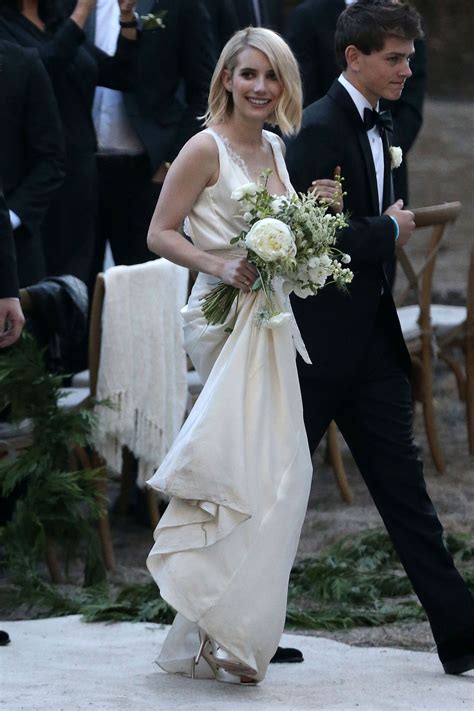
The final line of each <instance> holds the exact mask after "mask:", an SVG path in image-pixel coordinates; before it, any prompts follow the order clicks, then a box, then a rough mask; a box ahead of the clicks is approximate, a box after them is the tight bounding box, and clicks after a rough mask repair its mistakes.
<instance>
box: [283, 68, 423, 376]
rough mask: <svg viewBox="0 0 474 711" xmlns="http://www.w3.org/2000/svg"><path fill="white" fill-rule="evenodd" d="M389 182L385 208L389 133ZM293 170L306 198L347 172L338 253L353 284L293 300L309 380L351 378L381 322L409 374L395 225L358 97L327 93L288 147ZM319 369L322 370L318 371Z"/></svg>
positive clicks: (334, 89) (339, 90)
mask: <svg viewBox="0 0 474 711" xmlns="http://www.w3.org/2000/svg"><path fill="white" fill-rule="evenodd" d="M383 143H384V156H385V171H384V177H385V183H384V195H383V209H386V208H387V207H388V206H389V205H390V204H391V203H392V202H393V186H392V180H391V169H390V157H389V153H388V140H387V134H384V139H383ZM287 165H288V170H289V173H290V178H291V181H292V183H293V186H294V187H295V189H296V190H297V191H298V192H306V190H307V189H308V187H309V186H310V185H311V182H312V181H313V180H316V179H318V178H327V177H328V176H332V175H333V174H334V169H335V168H336V166H338V165H339V166H341V172H342V176H343V178H344V182H343V188H344V191H345V192H347V195H346V196H345V197H344V208H345V211H347V212H348V213H349V215H350V220H349V227H347V228H346V229H344V230H343V231H342V232H341V233H340V237H339V240H338V247H339V248H340V249H341V250H342V251H343V252H347V253H348V254H350V256H351V259H352V261H351V264H350V265H349V266H350V268H351V269H352V270H353V272H354V279H353V281H352V283H351V284H349V285H348V288H347V290H346V291H343V290H339V289H338V288H337V287H336V286H335V285H334V284H331V285H328V286H326V287H324V288H323V289H322V290H321V292H320V293H319V294H317V295H316V296H310V297H308V298H307V299H299V298H296V297H294V298H293V301H292V303H293V309H294V312H295V316H296V320H297V322H298V324H299V327H300V330H301V334H302V336H303V340H304V341H305V344H306V346H307V348H308V352H309V354H310V357H311V360H312V362H313V363H314V366H305V365H304V364H300V365H301V371H300V372H301V373H302V374H303V375H307V376H311V375H316V372H317V374H318V375H319V376H320V375H325V374H327V377H328V378H333V377H335V376H336V375H337V377H344V374H347V373H349V372H352V371H353V367H354V365H355V364H357V363H358V362H362V361H363V359H364V355H365V353H366V351H367V348H368V345H369V343H370V339H371V337H372V334H373V331H374V325H375V321H376V318H382V320H383V323H384V328H385V330H386V333H387V334H388V335H389V337H390V339H391V340H392V341H393V345H394V348H395V349H396V351H397V352H398V354H399V356H400V363H401V365H402V367H403V368H404V369H405V370H407V371H408V370H409V368H410V361H409V356H408V353H407V351H406V348H405V344H404V340H403V336H402V333H401V329H400V324H399V321H398V317H397V313H396V309H395V305H394V303H393V299H392V296H391V294H390V290H389V288H388V286H387V282H386V278H385V274H384V270H383V264H384V262H385V261H387V260H388V259H390V257H392V256H393V253H394V248H395V235H394V225H393V222H392V220H391V219H390V218H389V217H388V216H386V215H380V214H379V202H378V193H377V183H376V176H375V167H374V163H373V159H372V153H371V149H370V144H369V139H368V137H367V132H366V131H365V129H364V126H363V123H362V120H361V118H360V114H359V112H358V110H357V108H356V106H355V104H354V103H353V101H352V99H351V97H350V96H349V94H348V93H347V91H346V90H345V89H344V87H343V86H342V85H341V84H340V82H339V81H337V80H336V81H335V82H334V83H333V85H332V86H331V88H330V90H329V92H328V94H327V95H326V96H325V97H323V98H322V99H320V100H319V101H317V102H315V103H314V104H311V106H309V107H307V108H306V109H305V110H304V112H303V123H302V128H301V131H300V133H299V134H298V135H297V136H296V137H295V138H293V139H291V140H290V141H289V142H288V146H287ZM316 369H317V370H316Z"/></svg>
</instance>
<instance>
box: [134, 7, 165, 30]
mask: <svg viewBox="0 0 474 711" xmlns="http://www.w3.org/2000/svg"><path fill="white" fill-rule="evenodd" d="M167 12H168V10H161V11H160V12H149V13H148V15H140V20H141V21H142V30H164V29H165V28H166V25H165V23H164V22H163V18H164V17H165V15H166V13H167Z"/></svg>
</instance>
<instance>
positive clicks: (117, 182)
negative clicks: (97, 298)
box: [89, 155, 161, 289]
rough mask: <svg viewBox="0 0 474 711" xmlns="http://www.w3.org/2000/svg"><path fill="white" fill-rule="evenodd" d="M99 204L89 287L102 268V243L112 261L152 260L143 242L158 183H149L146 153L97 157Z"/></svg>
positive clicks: (156, 198)
mask: <svg viewBox="0 0 474 711" xmlns="http://www.w3.org/2000/svg"><path fill="white" fill-rule="evenodd" d="M97 168H98V181H99V191H98V192H99V205H98V221H97V235H96V242H95V252H94V258H93V269H92V275H91V279H90V284H89V286H90V288H91V289H92V288H93V284H94V281H95V276H96V274H97V273H98V272H100V271H101V270H102V265H103V263H104V254H105V245H106V243H107V241H108V242H109V243H110V247H111V250H112V255H113V258H114V262H115V264H141V263H142V262H147V261H150V260H151V259H156V255H155V254H153V253H152V252H150V250H149V249H148V247H147V244H146V238H147V234H148V228H149V226H150V222H151V218H152V217H153V212H154V210H155V206H156V202H157V200H158V197H159V194H160V190H161V185H159V184H157V183H152V182H151V175H152V174H151V167H150V164H149V161H148V158H147V157H146V155H139V156H127V155H99V156H98V157H97Z"/></svg>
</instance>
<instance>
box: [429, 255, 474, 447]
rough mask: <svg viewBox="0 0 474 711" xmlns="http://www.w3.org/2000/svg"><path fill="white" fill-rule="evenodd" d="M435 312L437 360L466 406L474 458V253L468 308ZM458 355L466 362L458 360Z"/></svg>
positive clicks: (471, 262) (470, 443)
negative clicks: (447, 370)
mask: <svg viewBox="0 0 474 711" xmlns="http://www.w3.org/2000/svg"><path fill="white" fill-rule="evenodd" d="M443 309H447V312H445V311H444V310H443ZM432 311H433V313H432V322H433V328H434V331H435V334H436V339H437V344H438V358H440V360H442V361H444V362H445V363H446V365H448V366H449V368H451V370H452V371H453V373H454V375H455V377H456V381H457V386H458V392H459V397H460V399H461V400H463V401H464V402H465V403H466V424H467V434H468V446H469V452H470V453H471V454H473V455H474V249H473V250H472V251H471V258H470V262H469V270H468V280H467V298H466V306H447V307H443V306H442V305H437V306H434V307H433V309H432ZM459 352H460V353H462V355H463V361H464V362H463V361H461V362H460V361H459V359H458V358H457V357H456V356H457V354H458V353H459Z"/></svg>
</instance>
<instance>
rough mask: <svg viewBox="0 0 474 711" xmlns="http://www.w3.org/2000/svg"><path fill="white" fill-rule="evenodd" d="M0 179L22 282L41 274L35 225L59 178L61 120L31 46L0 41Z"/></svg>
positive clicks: (41, 215)
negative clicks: (12, 218)
mask: <svg viewBox="0 0 474 711" xmlns="http://www.w3.org/2000/svg"><path fill="white" fill-rule="evenodd" d="M0 105H1V107H2V109H1V111H0V177H1V181H2V183H3V188H4V192H5V199H6V202H7V205H8V208H9V209H10V210H12V211H13V212H14V213H15V214H16V215H18V217H19V218H20V220H21V226H20V227H18V228H17V229H16V230H15V231H14V239H15V244H16V247H17V261H18V269H19V275H20V282H21V286H25V285H28V284H32V283H34V282H35V281H38V280H39V279H41V278H42V277H44V276H45V273H44V265H43V263H42V262H43V257H42V245H41V235H40V228H41V223H42V221H43V219H44V216H45V214H46V211H47V209H48V206H49V204H50V202H51V200H52V198H53V197H54V195H55V193H56V191H57V190H58V188H59V187H60V185H61V183H62V180H63V177H64V166H63V161H64V147H63V134H62V129H61V121H60V118H59V112H58V108H57V105H56V100H55V97H54V93H53V89H52V87H51V82H50V80H49V77H48V75H47V72H46V70H45V68H44V66H43V64H42V62H41V60H40V58H39V56H38V53H37V52H36V51H35V50H30V49H24V48H22V47H18V46H17V45H15V44H12V43H11V42H5V41H1V40H0Z"/></svg>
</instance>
